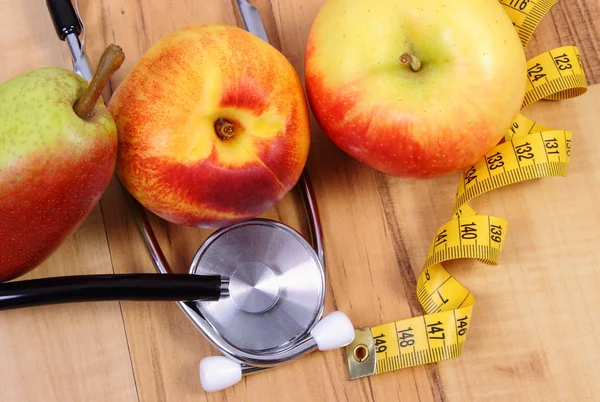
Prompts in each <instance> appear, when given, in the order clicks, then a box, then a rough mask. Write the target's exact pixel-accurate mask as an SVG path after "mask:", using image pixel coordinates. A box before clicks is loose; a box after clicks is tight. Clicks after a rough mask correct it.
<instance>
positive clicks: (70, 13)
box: [46, 0, 81, 40]
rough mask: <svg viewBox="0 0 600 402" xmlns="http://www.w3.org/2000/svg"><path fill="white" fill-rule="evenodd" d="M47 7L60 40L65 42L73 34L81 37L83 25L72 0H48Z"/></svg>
mask: <svg viewBox="0 0 600 402" xmlns="http://www.w3.org/2000/svg"><path fill="white" fill-rule="evenodd" d="M46 6H48V12H50V16H51V17H52V22H53V23H54V29H55V30H56V34H57V35H58V37H59V38H60V40H65V38H66V37H67V35H69V34H72V33H74V34H75V35H77V36H79V34H80V33H81V24H80V23H79V19H78V18H77V14H76V13H75V9H74V8H73V4H71V0H46Z"/></svg>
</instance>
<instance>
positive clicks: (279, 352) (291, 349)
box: [47, 0, 354, 391]
mask: <svg viewBox="0 0 600 402" xmlns="http://www.w3.org/2000/svg"><path fill="white" fill-rule="evenodd" d="M47 4H48V8H49V10H50V13H51V14H52V18H53V21H54V24H55V28H56V31H57V33H58V35H59V37H60V38H61V39H62V40H65V41H66V42H67V44H68V45H69V48H70V50H71V55H72V58H73V70H74V71H75V72H76V73H78V74H79V75H81V76H82V77H84V78H86V79H87V80H88V81H90V80H91V79H92V70H91V68H90V65H89V62H88V59H87V57H86V55H85V52H84V49H83V48H84V43H85V38H84V39H83V43H81V42H80V41H79V35H80V33H81V31H82V29H83V32H85V27H84V25H83V22H82V21H81V18H80V16H79V12H78V10H77V12H75V10H73V8H72V6H71V4H70V1H69V0H47ZM75 5H76V9H77V1H76V0H75ZM237 5H238V9H239V11H240V13H241V15H242V20H243V22H244V25H245V28H246V30H248V31H249V32H250V33H252V34H254V35H256V36H258V37H259V38H261V39H263V40H265V41H267V42H268V38H267V35H266V32H265V29H264V26H263V25H262V22H261V20H260V15H259V14H258V11H257V10H256V9H255V8H254V7H253V6H251V5H250V4H249V3H248V2H247V1H246V0H237ZM297 187H298V189H299V191H300V194H301V197H302V201H303V204H304V207H305V210H306V216H307V218H308V221H309V229H310V243H311V244H312V248H313V249H314V254H316V256H315V257H314V258H315V260H314V264H316V265H320V268H321V269H322V272H321V274H322V275H320V278H321V285H322V286H320V287H319V288H320V289H321V290H320V291H319V293H318V295H316V296H315V297H316V299H315V300H314V302H315V303H317V306H316V310H315V316H314V319H313V321H311V322H310V323H309V324H308V327H306V328H305V331H304V332H302V333H300V334H298V335H297V336H296V337H295V338H294V339H293V340H290V341H289V342H287V344H284V345H281V347H277V348H275V349H273V350H271V349H269V350H264V351H260V352H258V353H257V352H254V353H252V351H251V350H245V349H244V348H241V347H236V346H234V345H233V344H231V343H230V342H228V341H227V340H226V339H224V338H223V337H222V336H221V335H220V334H219V332H218V331H217V330H216V328H215V327H214V326H213V325H212V324H211V323H210V322H209V321H208V320H207V318H206V317H204V315H203V312H202V311H201V309H200V307H199V305H198V304H197V303H196V302H195V301H177V303H178V305H179V307H180V308H181V309H182V310H183V312H184V313H185V314H186V315H187V317H188V318H189V319H190V320H191V321H192V322H193V323H194V325H195V326H196V327H197V329H199V330H200V331H201V332H202V333H203V334H204V335H205V337H206V338H207V339H208V340H209V341H210V342H211V343H212V344H213V345H214V346H215V347H217V348H218V349H219V350H220V351H221V352H222V353H223V354H224V355H225V356H226V357H223V356H215V357H209V358H205V359H204V360H203V361H202V362H201V363H200V377H201V380H202V383H203V387H204V388H205V390H207V391H210V390H213V391H214V390H219V389H224V388H226V387H227V386H230V385H232V384H234V383H235V382H237V381H239V379H240V378H241V376H242V375H247V374H252V373H255V372H258V371H261V370H264V369H268V368H271V367H273V366H276V365H278V364H280V363H284V362H288V361H291V360H293V359H295V358H296V357H299V356H301V355H304V354H307V353H309V352H312V351H314V350H316V349H317V348H318V349H320V350H330V349H337V348H339V347H343V346H345V345H347V344H349V343H350V342H351V341H352V338H353V337H354V329H353V327H352V324H351V323H350V321H349V319H348V318H347V317H346V316H345V315H344V314H343V313H341V312H334V313H332V314H330V315H328V316H327V317H325V318H322V315H323V310H324V303H323V300H324V292H325V289H324V287H325V286H324V284H325V258H324V250H323V239H322V236H323V233H322V229H321V223H320V220H319V214H318V210H317V203H316V199H315V196H314V192H313V190H312V188H311V184H310V180H309V177H308V173H307V172H306V170H304V171H303V173H302V175H301V176H300V178H299V181H298V184H297ZM123 194H124V196H125V198H126V201H127V204H128V207H129V209H130V210H131V213H132V215H133V218H134V221H135V224H136V226H137V228H138V230H139V232H140V234H141V237H142V239H143V242H144V245H145V247H146V249H147V251H148V254H149V255H150V258H151V260H152V263H153V264H154V266H155V268H156V270H157V271H158V272H159V273H161V274H168V275H173V271H172V269H171V267H170V265H169V263H168V261H167V259H166V258H165V255H164V253H163V251H162V249H161V246H160V244H159V242H158V239H157V238H156V235H155V233H154V230H153V229H152V226H151V224H150V221H149V219H148V215H147V213H146V210H145V208H144V207H143V206H142V205H141V204H140V203H139V202H138V201H137V200H136V199H134V198H133V196H131V195H130V194H129V193H128V192H127V191H126V189H125V188H123ZM256 221H259V220H256ZM283 226H285V225H283ZM288 229H289V228H288ZM290 230H291V229H290ZM298 237H301V236H300V235H298ZM302 242H304V240H302ZM307 247H308V245H307ZM200 251H201V250H199V253H198V254H200ZM311 253H312V251H311ZM198 254H197V255H198ZM314 254H313V255H314ZM317 259H318V261H316V260H317ZM194 263H197V261H196V258H195V261H194ZM194 263H193V264H194ZM192 268H194V267H193V266H192ZM228 285H229V283H228V282H227V280H226V279H222V281H221V287H220V293H221V296H224V295H227V291H228ZM229 299H231V298H229ZM203 365H205V367H204V368H203ZM215 372H216V373H217V374H216V377H215V376H213V373H215ZM219 372H221V373H232V372H237V374H234V377H235V376H237V375H239V378H237V379H235V380H234V378H233V377H232V376H231V375H230V374H223V375H220V374H219ZM206 384H209V385H208V387H207V386H206Z"/></svg>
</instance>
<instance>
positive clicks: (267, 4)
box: [0, 0, 600, 401]
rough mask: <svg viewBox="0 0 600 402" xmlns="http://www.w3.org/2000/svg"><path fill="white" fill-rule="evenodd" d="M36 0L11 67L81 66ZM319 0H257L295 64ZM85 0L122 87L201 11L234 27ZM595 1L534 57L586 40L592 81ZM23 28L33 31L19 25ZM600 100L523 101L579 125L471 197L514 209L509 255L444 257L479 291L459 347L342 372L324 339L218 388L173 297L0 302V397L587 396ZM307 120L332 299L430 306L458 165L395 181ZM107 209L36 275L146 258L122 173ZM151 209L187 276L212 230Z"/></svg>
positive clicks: (166, 10) (208, 351)
mask: <svg viewBox="0 0 600 402" xmlns="http://www.w3.org/2000/svg"><path fill="white" fill-rule="evenodd" d="M36 1H37V2H38V3H40V4H39V5H38V6H36V7H30V6H25V5H24V3H23V2H19V1H18V0H0V9H2V10H3V13H2V14H1V15H0V22H4V24H2V26H3V27H12V28H13V29H12V30H11V29H8V28H6V29H7V32H9V34H10V35H11V36H10V37H11V38H12V40H8V38H9V36H6V35H5V39H4V40H3V41H2V42H1V43H0V50H2V51H3V54H4V55H5V61H3V62H4V64H3V70H2V72H1V73H0V78H7V77H9V76H11V75H14V74H15V73H17V72H18V71H22V70H24V69H26V68H31V67H33V66H37V65H39V64H52V65H62V66H65V67H69V66H70V64H69V61H68V59H69V58H68V53H67V52H68V51H67V49H66V47H65V46H64V44H63V43H60V42H59V41H57V40H56V39H55V37H54V35H53V33H52V28H51V24H50V21H49V19H48V17H47V15H46V11H45V7H44V5H43V4H42V3H43V2H42V1H41V0H36ZM323 2H324V0H256V1H253V3H254V4H255V5H256V6H257V7H258V8H259V10H260V11H261V14H262V15H263V17H264V19H265V22H266V27H267V31H268V34H269V38H270V40H271V42H272V43H273V44H274V45H275V46H277V47H279V48H280V49H281V50H282V51H283V53H284V54H285V55H286V57H288V59H289V60H290V61H291V62H292V63H293V65H294V66H295V68H296V69H297V71H298V72H299V73H300V74H302V73H303V57H304V45H305V43H306V37H307V34H308V30H309V29H310V25H311V23H312V21H313V19H314V17H315V15H316V13H317V12H318V9H319V7H320V6H321V5H322V4H323ZM81 6H82V13H83V16H84V20H85V21H86V23H87V26H88V44H89V46H88V50H89V55H90V58H91V60H92V62H93V63H95V62H96V61H97V60H98V57H99V56H100V54H101V51H102V50H103V48H104V47H105V46H106V45H107V44H108V43H111V42H114V43H118V44H119V45H121V46H122V47H123V48H124V50H125V53H126V55H127V59H126V62H125V64H124V66H123V67H122V69H121V70H120V71H119V72H118V73H117V74H116V76H115V77H114V78H113V80H112V82H111V88H112V89H114V88H116V87H117V86H118V84H119V82H120V81H121V80H122V79H123V77H124V75H125V74H126V72H127V71H128V70H129V69H130V68H131V67H132V66H133V65H134V64H135V62H136V60H137V59H138V58H139V57H141V55H142V54H143V53H144V52H145V51H146V50H147V49H148V48H149V47H150V46H151V45H152V44H153V43H155V42H156V41H157V40H158V39H159V38H160V37H162V36H163V35H165V34H167V33H169V32H171V31H172V30H173V29H176V28H178V27H182V26H185V25H189V24H196V23H202V22H208V21H221V22H225V23H229V24H235V23H236V17H235V12H234V8H233V6H232V3H231V2H230V1H228V0H220V1H218V2H215V1H214V0H212V1H211V0H201V1H195V2H162V1H158V0H121V1H116V0H105V1H103V2H101V3H97V2H82V4H81ZM4 10H8V11H7V12H6V13H5V12H4ZM597 10H598V4H597V2H594V1H593V0H589V1H584V0H578V1H571V2H567V1H563V2H561V3H559V6H558V7H557V8H556V9H555V10H554V11H553V12H552V15H551V16H550V17H547V18H546V19H545V20H544V21H542V23H541V24H540V28H539V29H538V32H537V33H536V34H535V35H534V38H532V41H531V42H530V45H529V46H528V49H527V52H528V54H530V55H533V54H537V53H539V52H541V51H544V50H548V49H549V48H550V47H553V46H559V45H564V44H571V43H576V44H577V45H578V46H579V47H580V49H581V50H582V55H583V59H584V62H585V63H586V67H587V72H588V78H589V81H590V82H592V83H597V82H598V79H599V78H598V76H599V74H598V72H597V65H598V63H597V60H598V51H597V49H598V46H599V44H598V39H597V38H598V31H599V27H598V21H597V19H594V18H591V17H589V16H593V15H597V14H598V13H597ZM3 18H4V21H3ZM237 23H238V24H239V20H238V21H237ZM25 26H26V27H32V28H31V29H28V30H27V32H26V33H23V29H22V27H25ZM19 30H20V31H19ZM15 43H17V45H18V46H15ZM6 60H9V62H6ZM599 101H600V87H595V88H593V89H592V91H590V93H588V94H586V95H585V96H584V97H582V98H580V99H577V100H572V101H565V102H560V103H552V104H550V103H545V104H543V105H535V106H534V107H531V108H530V109H531V110H527V114H528V115H530V116H535V117H536V118H539V121H540V123H542V124H546V125H550V126H553V127H557V128H568V129H572V130H574V131H575V139H574V151H573V152H574V157H573V162H572V168H571V174H570V176H569V177H568V178H566V179H555V178H552V179H543V180H538V181H534V182H531V183H526V184H521V185H515V186H512V187H510V188H507V189H503V190H499V191H497V192H494V193H492V194H489V195H484V196H482V197H480V198H479V199H477V200H476V201H475V202H474V203H473V205H474V206H475V207H476V208H477V209H478V210H480V211H481V212H490V213H493V214H496V215H499V216H503V217H506V218H508V219H509V223H510V225H511V226H510V232H509V238H508V242H507V246H506V249H505V251H504V253H503V255H502V260H501V266H500V267H498V268H484V267H480V266H477V265H476V264H474V263H470V262H463V263H452V264H450V265H449V266H450V269H451V270H452V272H453V273H454V274H456V276H457V277H458V278H459V279H460V280H462V281H463V282H464V284H465V285H466V286H467V287H468V288H469V289H471V290H472V291H473V292H474V294H475V296H476V298H477V305H476V310H475V313H476V318H474V320H473V323H472V327H471V333H470V335H469V341H468V343H467V347H466V350H465V353H464V355H463V356H462V357H461V358H460V359H457V360H453V361H448V362H444V363H440V364H436V365H429V366H426V367H417V368H414V369H408V370H403V371H398V372H395V373H390V374H385V375H380V376H375V377H372V378H369V379H362V380H357V381H346V373H345V370H346V369H345V363H344V359H343V354H342V353H341V352H340V351H333V352H327V353H315V354H312V355H310V356H308V357H306V358H303V359H302V360H300V361H297V362H294V363H292V364H290V365H288V366H286V367H282V368H279V369H277V370H273V371H271V372H269V373H262V374H260V375H256V376H252V377H249V378H247V379H244V380H243V381H242V383H240V384H239V385H238V386H236V387H234V388H232V389H230V390H227V391H225V392H222V393H215V394H208V395H207V394H204V393H203V392H202V391H201V389H200V386H199V380H198V374H197V369H198V367H197V364H198V361H199V359H200V358H202V357H204V356H207V355H214V354H216V351H215V350H214V349H213V348H212V347H211V346H210V345H209V344H208V342H206V340H205V339H204V338H203V337H202V335H201V334H199V333H198V332H197V331H196V330H195V329H194V328H193V326H192V324H191V323H189V322H188V321H187V320H186V319H185V317H184V315H183V314H182V313H181V312H180V311H179V310H178V308H177V307H176V305H175V304H174V303H134V302H125V303H121V309H122V317H121V309H119V304H118V303H101V304H93V305H92V304H86V305H79V306H68V307H65V306H55V307H47V308H41V309H35V310H27V311H25V310H23V311H15V312H6V313H2V314H0V361H2V362H9V363H3V364H2V365H0V376H1V377H2V379H3V381H2V384H1V385H0V396H1V398H0V399H2V400H4V399H6V400H15V401H19V400H40V399H43V400H92V399H94V398H96V399H98V400H107V399H110V400H134V399H136V398H137V399H139V400H142V401H164V400H175V401H186V400H210V401H221V400H244V401H258V400H260V401H264V400H277V401H279V400H353V401H354V400H361V401H363V400H365V401H366V400H368V401H372V400H400V399H402V400H423V401H429V400H457V401H458V400H480V399H488V400H539V399H542V398H543V399H545V400H557V401H558V400H569V399H573V400H591V399H593V396H594V394H595V393H597V392H598V391H599V390H600V389H599V388H600V387H599V386H596V385H595V381H594V378H595V377H597V376H598V374H600V373H599V369H598V367H600V365H599V364H598V363H600V354H599V353H597V352H596V350H597V349H598V346H599V345H598V343H599V341H598V340H597V339H596V337H595V336H594V335H593V334H594V333H595V332H596V331H597V330H598V329H599V328H598V324H596V323H594V321H593V319H591V318H589V317H592V316H593V310H592V309H593V307H594V306H596V305H598V302H599V301H600V300H598V296H597V292H596V290H595V287H594V286H595V284H596V283H598V279H599V278H598V274H597V273H596V271H597V268H598V265H599V263H600V252H598V251H596V249H597V247H595V236H594V232H593V230H594V229H595V228H596V227H598V223H600V222H599V219H600V218H599V216H600V214H598V213H597V212H596V211H597V207H596V206H595V205H596V203H595V200H596V199H598V195H599V194H598V190H596V189H597V188H598V185H599V184H600V183H599V180H600V174H599V173H598V172H600V166H598V163H600V162H596V161H597V160H599V159H598V155H596V153H597V152H596V151H595V149H598V146H599V145H600V144H598V143H597V142H598V141H599V140H598V139H597V137H596V136H594V135H593V133H594V131H593V130H594V128H595V127H597V125H598V123H599V122H600V121H599V117H598V116H599V113H598V106H597V105H598V102H599ZM312 128H313V133H312V138H313V143H312V148H311V155H310V159H309V163H308V169H309V172H310V174H311V177H312V179H313V184H314V187H315V190H316V192H317V197H318V201H319V207H320V209H321V215H322V219H323V224H324V229H325V245H326V253H327V260H328V287H327V302H326V310H327V311H332V310H333V309H340V310H343V311H345V312H347V313H348V314H349V315H350V317H351V318H352V320H353V321H354V323H355V324H356V325H357V326H368V325H375V324H379V323H382V322H387V321H391V320H395V319H400V318H405V317H409V316H412V315H417V314H420V308H419V306H418V303H417V302H416V299H415V294H414V278H415V277H416V276H417V275H418V273H419V272H420V267H421V265H422V263H423V260H424V257H425V253H426V251H427V247H428V246H429V242H430V241H431V236H432V234H433V233H434V231H435V230H436V229H437V227H438V226H439V225H441V224H442V223H444V222H445V220H447V218H448V216H449V214H450V210H451V207H452V202H453V199H452V197H453V194H454V192H455V188H456V187H455V186H456V181H457V176H456V175H451V176H449V177H445V178H441V179H436V180H430V181H416V180H402V179H396V178H391V177H386V176H383V175H381V174H379V173H376V172H374V171H373V170H372V169H369V168H367V167H366V166H364V165H361V164H359V163H357V162H355V161H353V160H351V159H350V158H349V157H347V156H346V155H344V154H343V153H342V152H341V151H340V150H338V149H337V148H336V147H335V146H334V145H333V144H332V143H331V142H330V141H329V140H328V139H327V137H326V136H325V135H324V134H323V133H322V131H321V130H320V129H319V128H318V126H317V125H316V124H313V126H312ZM575 194H576V195H577V196H576V197H574V196H573V195H575ZM417 201H418V202H417ZM566 205H568V207H566ZM299 207H300V203H299V199H298V197H297V195H296V194H290V195H289V196H288V197H286V199H285V200H284V201H282V202H281V203H280V204H279V205H277V207H276V208H274V209H273V210H272V211H269V212H268V213H267V214H265V216H266V217H270V218H273V219H277V220H282V221H284V222H286V223H288V224H290V225H292V226H293V227H295V228H297V229H299V230H300V231H303V232H304V233H306V224H305V222H304V221H303V216H302V214H301V210H300V208H299ZM102 212H103V219H104V223H105V225H106V235H105V233H104V230H103V227H102V215H101V211H100V209H99V208H97V209H95V210H94V212H93V213H92V214H91V215H90V217H89V218H88V220H87V221H86V223H85V224H84V226H82V228H81V229H80V230H79V231H78V232H77V234H76V235H74V236H72V237H71V238H69V240H68V241H67V242H66V243H65V244H64V245H63V247H61V249H60V250H59V252H58V253H57V254H55V256H53V257H52V259H50V260H49V261H48V262H47V263H46V264H44V266H43V267H41V268H40V269H39V270H36V271H35V272H34V273H33V274H31V276H50V275H63V274H74V273H86V272H110V270H111V268H110V263H111V261H110V259H111V258H112V263H113V265H114V270H115V271H116V272H120V273H126V272H153V267H152V265H151V264H150V260H149V259H148V256H147V254H146V252H145V250H144V248H143V245H142V243H141V241H140V238H139V236H138V234H137V232H136V229H135V228H134V225H133V222H132V220H131V218H130V214H129V212H128V210H127V208H126V206H125V204H124V200H123V196H122V192H121V189H120V187H119V184H118V182H117V181H116V180H113V182H112V183H111V185H110V187H109V189H108V190H107V192H106V194H105V195H104V197H103V199H102ZM152 222H153V225H154V227H155V230H156V231H157V235H158V237H159V239H160V241H161V244H163V245H164V249H165V252H166V254H167V258H168V259H169V261H170V262H171V264H172V265H173V267H174V269H175V270H176V271H177V272H185V271H186V270H187V267H188V265H189V262H190V260H191V258H192V257H193V254H194V253H195V251H196V249H197V247H198V246H199V245H200V244H201V242H202V241H203V240H204V239H205V238H206V237H207V236H208V234H209V233H210V232H211V231H208V230H197V229H191V228H185V227H178V226H175V225H170V224H167V223H165V222H164V221H162V220H160V219H157V218H155V217H152ZM106 237H108V244H109V246H110V255H109V254H108V249H107V246H106ZM90 256H92V257H93V258H90ZM482 268H483V269H482ZM476 269H477V270H476ZM92 318H93V319H92ZM123 325H124V327H123ZM24 334H29V335H28V336H24ZM51 340H56V341H55V342H59V344H58V346H56V343H50V342H51ZM128 348H129V352H128V350H127V349H128ZM128 354H130V357H129V355H128ZM130 359H131V360H130ZM33 370H35V373H36V375H35V376H31V372H33ZM132 372H133V373H134V375H135V383H134V376H133V375H132ZM40 373H44V374H40ZM89 373H93V375H90V374H89ZM315 379H318V380H315ZM7 384H8V385H7ZM136 391H137V395H136Z"/></svg>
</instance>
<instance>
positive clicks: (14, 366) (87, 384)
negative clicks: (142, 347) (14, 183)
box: [0, 0, 137, 401]
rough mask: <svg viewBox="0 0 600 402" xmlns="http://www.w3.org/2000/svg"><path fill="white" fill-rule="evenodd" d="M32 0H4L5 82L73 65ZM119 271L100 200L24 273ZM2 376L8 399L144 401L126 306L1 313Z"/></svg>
mask: <svg viewBox="0 0 600 402" xmlns="http://www.w3.org/2000/svg"><path fill="white" fill-rule="evenodd" d="M32 3H35V4H30V3H29V2H27V3H24V2H18V1H7V0H3V1H0V10H2V12H0V26H2V40H1V41H0V49H1V51H2V55H3V57H2V69H1V70H0V81H4V80H6V79H8V78H10V77H12V76H14V75H16V74H18V73H21V72H24V71H26V70H29V69H32V68H36V67H42V66H60V67H65V68H70V67H71V62H70V55H69V50H68V48H66V46H65V45H64V44H63V43H61V42H60V41H59V40H58V39H56V35H55V33H54V29H53V27H52V23H51V20H50V18H49V16H48V13H47V11H46V6H45V2H44V1H42V0H37V1H35V2H32ZM0 191H1V189H0ZM0 258H1V257H0ZM112 272H113V270H112V265H111V261H110V254H109V249H108V244H107V240H106V233H105V229H104V224H103V221H102V214H101V209H100V206H97V207H96V208H94V210H93V211H92V212H91V214H90V215H89V216H88V218H87V219H86V221H85V222H84V223H83V224H82V226H81V227H80V228H79V230H77V232H76V233H75V234H74V235H72V236H70V237H69V238H68V239H67V240H66V241H65V243H63V244H62V246H61V247H60V248H59V249H58V251H57V252H56V253H54V254H53V255H52V257H51V258H50V259H48V260H47V261H46V262H45V263H44V264H42V265H41V266H40V267H39V268H37V269H36V270H35V271H33V272H31V273H30V274H28V275H26V276H24V277H23V278H22V279H28V278H38V277H50V276H62V275H76V274H92V273H95V274H98V273H112ZM0 378H1V379H2V380H1V381H0V400H3V401H25V400H30V401H40V400H44V401H81V400H88V401H91V400H106V398H107V397H109V398H110V400H113V401H135V400H137V393H136V389H135V384H134V380H133V372H132V368H131V362H130V358H129V350H128V346H127V341H126V338H125V331H124V326H123V319H122V316H121V309H120V306H119V304H118V303H117V302H110V303H98V304H91V303H90V304H87V303H86V304H79V305H61V306H50V307H42V308H35V309H27V310H15V311H5V312H0Z"/></svg>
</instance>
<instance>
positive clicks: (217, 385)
mask: <svg viewBox="0 0 600 402" xmlns="http://www.w3.org/2000/svg"><path fill="white" fill-rule="evenodd" d="M241 379H242V366H241V365H240V364H239V363H238V362H236V361H234V360H231V359H230V358H228V357H225V356H211V357H205V358H204V359H202V360H201V361H200V383H201V384H202V388H203V389H204V390H205V391H206V392H215V391H221V390H224V389H225V388H229V387H231V386H232V385H234V384H236V383H238V382H239V381H240V380H241Z"/></svg>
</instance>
